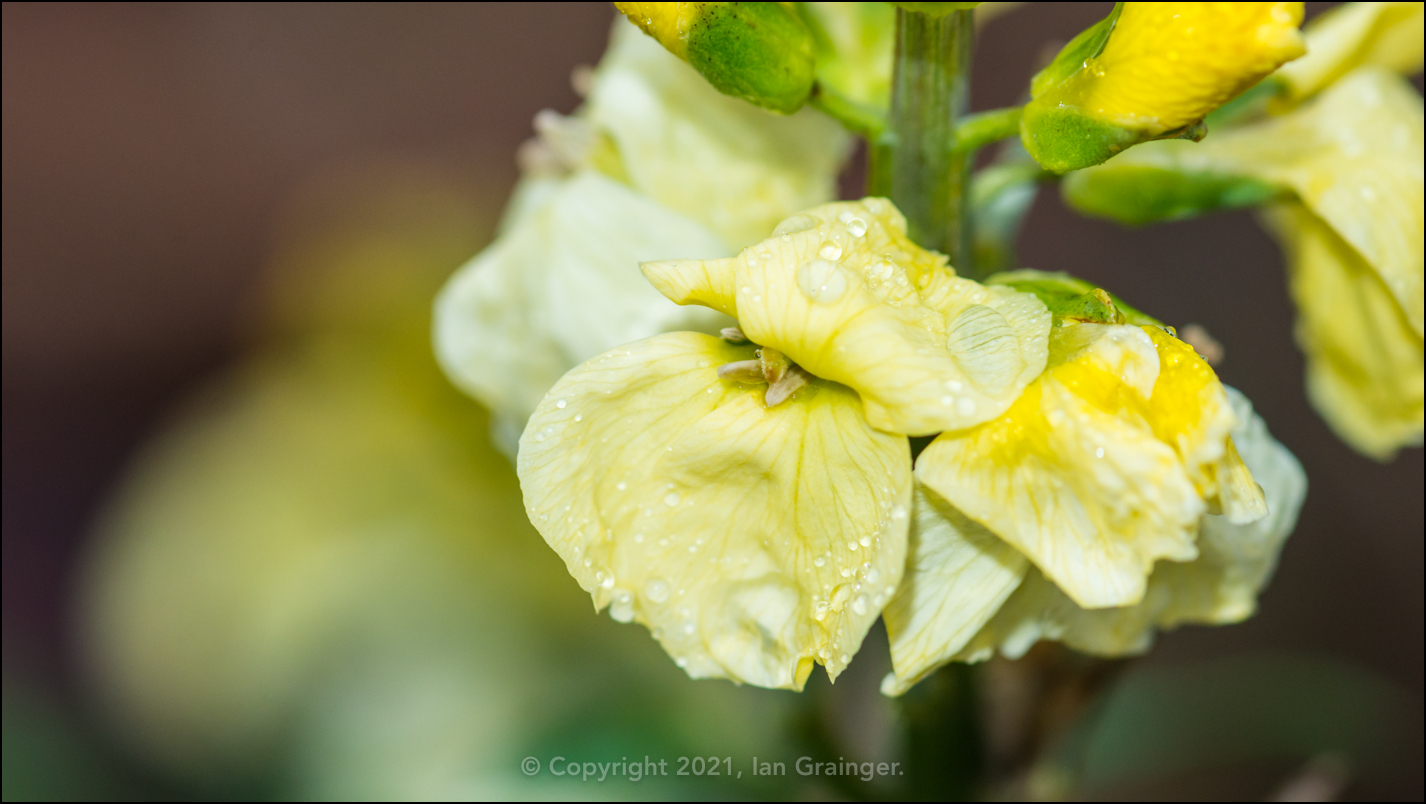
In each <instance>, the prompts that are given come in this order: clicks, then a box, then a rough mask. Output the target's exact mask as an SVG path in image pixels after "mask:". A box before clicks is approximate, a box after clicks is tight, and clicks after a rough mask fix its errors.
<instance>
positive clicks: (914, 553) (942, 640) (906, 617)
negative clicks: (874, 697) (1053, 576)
mask: <svg viewBox="0 0 1426 804" xmlns="http://www.w3.org/2000/svg"><path fill="white" fill-rule="evenodd" d="M907 552H908V555H907V559H906V575H905V577H904V578H903V579H902V581H901V586H900V587H898V588H897V590H896V596H895V597H893V598H892V600H891V603H890V604H889V605H887V607H886V610H885V611H884V612H882V617H884V618H885V620H886V630H887V634H888V635H889V636H890V638H891V663H892V666H893V667H894V668H895V672H893V673H890V674H888V675H887V677H886V679H885V680H884V681H882V683H881V691H882V692H883V693H885V694H887V695H900V694H902V693H904V692H906V691H907V690H909V689H911V687H912V686H913V685H915V684H916V682H918V681H920V680H921V679H923V678H925V677H926V676H927V675H928V674H929V673H931V671H933V670H935V669H936V668H937V667H940V666H941V665H943V664H945V663H946V662H948V661H950V660H951V659H952V658H954V657H955V656H956V655H957V654H958V653H960V652H961V649H962V648H964V647H965V645H966V643H967V642H969V641H970V639H971V637H973V636H975V635H976V634H977V633H978V632H979V631H980V629H981V627H982V626H984V625H985V623H986V622H987V621H988V620H989V619H990V618H991V617H992V616H993V615H994V614H995V612H996V611H998V610H999V609H1000V605H1001V604H1002V603H1004V602H1005V599H1006V598H1007V597H1009V596H1010V593H1011V592H1013V591H1015V588H1016V587H1017V586H1019V585H1020V579H1021V578H1023V577H1024V576H1025V569H1026V567H1028V566H1029V562H1027V561H1026V560H1025V556H1023V555H1021V553H1020V552H1019V551H1018V550H1016V549H1015V548H1013V547H1011V546H1010V545H1009V544H1007V543H1005V542H1004V541H1001V539H1000V538H999V537H998V536H996V535H995V534H994V533H991V532H990V531H988V530H986V529H985V528H984V527H983V526H982V525H980V524H979V523H977V522H975V521H974V520H972V519H970V518H969V517H967V516H966V515H965V514H963V513H961V512H960V511H957V510H956V509H955V507H954V506H952V505H951V504H950V503H948V502H946V501H945V500H943V499H941V498H940V497H939V496H938V495H937V494H936V493H935V492H933V491H930V490H929V489H927V488H926V487H925V486H924V485H922V484H920V483H917V484H916V509H915V514H914V515H913V518H912V520H911V533H910V537H909V541H908V545H907Z"/></svg>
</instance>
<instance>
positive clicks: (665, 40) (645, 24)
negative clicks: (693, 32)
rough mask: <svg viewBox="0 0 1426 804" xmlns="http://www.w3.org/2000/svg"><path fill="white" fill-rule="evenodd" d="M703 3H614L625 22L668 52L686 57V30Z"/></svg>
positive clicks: (682, 57) (681, 57)
mask: <svg viewBox="0 0 1426 804" xmlns="http://www.w3.org/2000/svg"><path fill="white" fill-rule="evenodd" d="M705 5H708V4H707V3H615V4H614V7H615V8H617V9H619V10H620V11H622V12H623V13H624V16H626V17H628V18H629V21H630V22H632V23H634V24H635V25H637V26H639V27H640V28H641V29H643V31H644V33H646V34H648V35H649V36H652V37H653V38H655V39H657V40H658V42H659V44H661V45H663V46H664V47H666V48H668V52H670V53H672V54H673V55H675V56H677V57H679V58H680V59H686V58H687V56H688V29H689V27H690V26H691V25H692V23H693V18H694V17H696V16H697V15H698V14H699V11H700V8H701V7H702V6H705Z"/></svg>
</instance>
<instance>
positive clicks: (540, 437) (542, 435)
mask: <svg viewBox="0 0 1426 804" xmlns="http://www.w3.org/2000/svg"><path fill="white" fill-rule="evenodd" d="M535 440H536V441H544V440H545V433H544V431H543V430H541V431H539V432H537V433H535Z"/></svg>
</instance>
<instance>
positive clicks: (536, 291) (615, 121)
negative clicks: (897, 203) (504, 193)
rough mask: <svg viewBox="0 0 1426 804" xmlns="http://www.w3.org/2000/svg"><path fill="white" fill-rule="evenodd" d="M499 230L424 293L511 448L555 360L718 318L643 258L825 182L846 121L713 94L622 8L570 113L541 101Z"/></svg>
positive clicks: (727, 238) (451, 352)
mask: <svg viewBox="0 0 1426 804" xmlns="http://www.w3.org/2000/svg"><path fill="white" fill-rule="evenodd" d="M536 127H537V128H538V129H539V131H540V139H539V140H537V141H535V142H533V143H531V144H528V145H527V147H526V149H525V151H524V154H523V156H524V160H523V161H524V167H525V170H526V177H525V179H524V180H523V181H522V183H521V186H520V187H519V188H518V189H517V191H516V193H515V196H514V197H513V198H512V200H511V203H510V207H509V209H508V210H507V213H506V219H505V221H504V223H503V225H502V229H501V234H500V236H499V238H498V239H497V240H496V241H495V242H494V243H493V244H492V245H491V246H490V247H489V248H487V249H486V250H485V251H483V252H481V253H480V254H479V255H477V256H476V257H475V258H474V259H472V260H471V261H470V262H469V263H468V264H467V265H466V266H464V267H463V268H462V269H460V270H459V271H458V272H457V273H456V274H455V276H453V277H452V278H451V280H450V282H449V284H448V285H447V286H446V288H445V289H444V290H443V291H442V293H441V295H440V297H439V299H438V300H437V303H436V311H435V322H434V329H435V333H434V339H435V345H436V352H437V355H438V356H439V358H440V360H441V364H442V366H443V368H444V369H445V370H446V373H447V375H448V376H450V377H451V379H452V380H453V381H454V382H455V383H456V385H458V386H460V387H461V388H462V389H463V390H465V391H466V392H467V393H469V394H471V395H472V396H474V397H475V398H476V399H478V400H480V401H481V402H482V403H484V404H485V405H486V406H487V407H489V408H490V409H491V412H492V414H493V416H492V429H493V434H494V436H495V440H496V442H497V444H499V445H500V446H501V447H502V448H503V449H504V450H505V451H506V452H507V453H509V454H511V455H513V454H514V451H515V443H516V441H517V440H518V438H519V434H520V432H521V430H523V429H524V426H525V421H526V419H527V418H528V416H529V414H530V412H531V411H533V410H534V408H535V405H536V404H537V403H538V402H539V400H540V398H541V397H542V396H543V395H544V393H545V391H547V390H548V389H549V387H550V386H551V385H552V384H554V382H555V380H557V379H558V378H559V377H560V376H561V375H562V374H564V372H566V371H568V370H569V369H570V368H572V367H574V366H575V365H578V364H579V363H580V362H581V361H583V360H585V359H587V358H589V357H592V356H593V355H596V354H598V353H600V352H602V351H604V350H606V349H609V348H612V347H614V346H616V345H618V344H621V343H627V342H629V341H632V340H637V339H639V338H644V337H648V336H649V335H653V334H655V333H658V332H667V331H674V330H685V329H692V330H700V331H707V332H716V331H717V330H718V328H719V327H721V326H723V325H725V324H726V323H728V322H727V321H726V319H724V318H723V317H722V316H719V315H717V314H715V313H712V312H711V311H708V310H697V309H681V308H679V307H677V306H675V305H673V304H671V303H669V301H668V300H667V299H665V298H663V297H662V296H660V295H659V294H658V293H657V292H655V291H654V290H653V289H652V288H650V287H649V286H648V283H647V282H646V281H645V280H644V279H643V277H642V276H641V275H640V274H639V273H638V269H637V266H638V263H639V262H640V261H641V260H650V259H658V258H661V257H669V256H673V255H681V256H702V257H717V256H723V255H726V254H731V253H733V252H734V251H735V250H736V249H737V248H738V247H740V246H742V245H746V244H747V243H750V242H753V241H754V240H756V239H757V238H759V237H761V236H763V235H765V234H766V233H767V232H768V230H770V229H771V228H772V227H773V226H774V225H775V224H776V223H777V222H778V221H779V220H781V219H782V218H784V217H786V216H787V215H789V214H791V213H792V212H794V211H796V210H799V209H803V208H805V207H807V206H810V205H813V204H817V203H820V202H823V201H826V200H827V199H830V198H831V197H833V195H834V192H835V188H836V175H837V170H838V166H839V165H840V164H841V161H842V159H843V157H844V155H845V153H846V148H847V145H848V138H847V136H846V135H845V134H844V133H843V132H842V131H841V129H840V127H839V126H838V125H837V124H836V123H835V122H833V121H831V120H830V119H827V118H825V117H823V116H821V115H820V114H819V113H817V112H813V111H810V110H808V111H806V112H802V113H799V114H797V115H793V116H791V117H784V116H781V115H776V114H773V113H770V112H767V111H764V110H762V109H757V108H754V107H751V106H749V105H747V104H746V103H743V102H741V101H739V100H736V99H734V98H729V97H726V96H723V95H720V94H719V93H718V92H716V91H715V90H713V89H712V88H711V87H709V86H708V85H707V83H706V82H705V81H704V80H703V79H702V78H700V77H699V76H698V74H697V73H694V72H693V71H692V70H691V69H690V68H689V67H688V66H687V65H684V64H681V63H680V62H679V61H678V60H677V59H676V58H674V57H673V56H671V55H669V54H668V53H667V52H665V51H664V49H663V48H661V47H659V45H658V44H657V43H655V42H653V41H651V40H650V39H649V38H648V37H645V36H643V35H642V34H640V33H639V31H638V30H637V29H636V28H635V27H634V26H632V25H630V24H629V23H627V22H624V21H620V22H618V23H616V25H615V28H614V32H613V36H612V40H611V44H610V49H609V52H608V53H607V54H606V56H605V58H604V59H603V61H602V62H601V63H600V66H599V68H598V69H597V70H596V71H595V73H594V74H593V76H592V79H591V81H590V86H589V92H588V102H587V104H586V106H585V107H584V108H583V109H582V110H581V111H580V112H579V113H577V114H576V116H574V117H568V118H562V117H560V116H559V115H556V114H555V113H553V112H543V113H541V115H540V116H539V117H537V118H536Z"/></svg>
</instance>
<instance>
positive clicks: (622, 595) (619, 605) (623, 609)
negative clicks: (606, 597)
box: [609, 592, 634, 623]
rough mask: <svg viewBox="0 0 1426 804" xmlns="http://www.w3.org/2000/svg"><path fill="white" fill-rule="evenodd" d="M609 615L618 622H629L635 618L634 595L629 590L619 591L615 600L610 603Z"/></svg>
mask: <svg viewBox="0 0 1426 804" xmlns="http://www.w3.org/2000/svg"><path fill="white" fill-rule="evenodd" d="M609 616H610V617H612V618H614V620H615V621H616V622H621V623H627V622H630V621H632V620H633V619H634V596H633V594H631V593H629V592H619V593H618V594H616V595H615V596H614V602H613V603H611V604H609Z"/></svg>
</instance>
